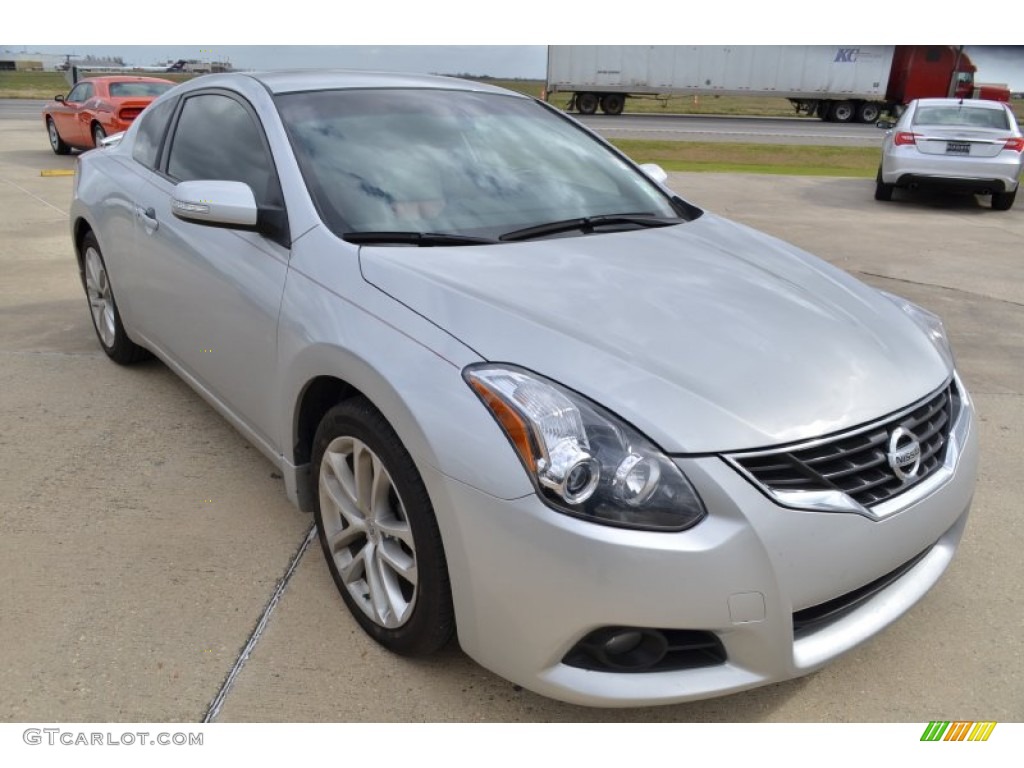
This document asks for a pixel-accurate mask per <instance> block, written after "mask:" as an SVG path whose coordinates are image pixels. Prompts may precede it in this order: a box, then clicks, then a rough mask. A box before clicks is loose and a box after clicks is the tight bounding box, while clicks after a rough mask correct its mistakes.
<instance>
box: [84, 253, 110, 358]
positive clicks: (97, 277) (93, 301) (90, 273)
mask: <svg viewBox="0 0 1024 768" xmlns="http://www.w3.org/2000/svg"><path fill="white" fill-rule="evenodd" d="M85 291H86V294H87V295H88V297H89V309H90V310H91V311H92V321H93V323H94V324H95V326H96V332H97V333H98V334H99V336H100V341H102V342H103V346H105V347H107V348H108V349H109V348H111V347H113V346H114V336H115V327H114V297H113V294H112V293H111V291H110V279H109V278H108V277H107V270H106V269H105V268H104V266H103V259H101V258H100V254H99V252H98V251H97V250H96V249H95V248H92V247H89V248H87V249H86V251H85Z"/></svg>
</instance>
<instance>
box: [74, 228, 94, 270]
mask: <svg viewBox="0 0 1024 768" xmlns="http://www.w3.org/2000/svg"><path fill="white" fill-rule="evenodd" d="M71 227H72V233H73V234H72V239H73V241H74V244H75V259H76V260H77V261H78V272H79V274H82V273H83V272H84V271H85V264H84V262H83V259H84V254H83V253H82V243H83V242H84V241H85V236H86V235H88V234H89V233H90V232H92V233H93V237H96V239H97V240H98V239H99V238H98V237H97V235H96V233H95V231H94V230H93V228H92V224H90V223H89V222H88V221H87V220H86V219H85V218H84V217H82V216H79V217H78V218H76V219H75V221H74V223H73V224H72V225H71Z"/></svg>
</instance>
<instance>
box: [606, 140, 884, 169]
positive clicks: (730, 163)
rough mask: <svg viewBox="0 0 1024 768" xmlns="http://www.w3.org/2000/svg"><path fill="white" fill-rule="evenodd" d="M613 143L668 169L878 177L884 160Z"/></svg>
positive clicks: (850, 153)
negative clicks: (880, 165)
mask: <svg viewBox="0 0 1024 768" xmlns="http://www.w3.org/2000/svg"><path fill="white" fill-rule="evenodd" d="M611 143H612V144H614V145H615V146H616V147H618V148H619V149H621V150H622V151H623V152H625V153H626V154H627V155H629V156H630V157H631V158H632V159H633V160H634V161H636V162H638V163H657V164H658V165H660V166H661V167H662V168H664V169H665V170H666V171H709V172H716V173H778V174H787V175H799V176H850V177H855V178H872V177H874V175H875V171H876V170H877V169H878V160H879V150H878V149H877V148H875V147H823V146H803V145H797V144H740V143H731V142H717V141H716V142H712V141H699V142H698V141H647V140H640V139H611Z"/></svg>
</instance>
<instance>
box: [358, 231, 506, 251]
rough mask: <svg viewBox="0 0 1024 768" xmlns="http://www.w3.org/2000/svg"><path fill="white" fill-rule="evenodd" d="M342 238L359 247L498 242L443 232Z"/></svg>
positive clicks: (388, 233)
mask: <svg viewBox="0 0 1024 768" xmlns="http://www.w3.org/2000/svg"><path fill="white" fill-rule="evenodd" d="M342 238H343V239H345V240H347V241H348V242H350V243H356V244H359V245H417V246H419V247H421V248H427V247H430V246H432V245H493V244H494V243H497V242H498V241H497V240H494V239H493V238H489V237H473V236H471V235H449V234H445V233H443V232H345V233H344V234H342Z"/></svg>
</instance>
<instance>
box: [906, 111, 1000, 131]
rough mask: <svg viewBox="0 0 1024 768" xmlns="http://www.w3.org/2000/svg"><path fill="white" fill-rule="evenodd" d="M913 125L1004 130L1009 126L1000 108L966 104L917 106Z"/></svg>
mask: <svg viewBox="0 0 1024 768" xmlns="http://www.w3.org/2000/svg"><path fill="white" fill-rule="evenodd" d="M914 125H952V126H957V127H971V128H995V129H997V130H1000V131H1005V130H1008V129H1009V128H1010V122H1009V120H1008V119H1007V114H1006V112H1005V111H1004V110H1002V109H987V108H985V107H969V106H966V105H957V106H948V107H947V106H942V107H924V106H923V107H919V108H918V110H917V114H915V115H914Z"/></svg>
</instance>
